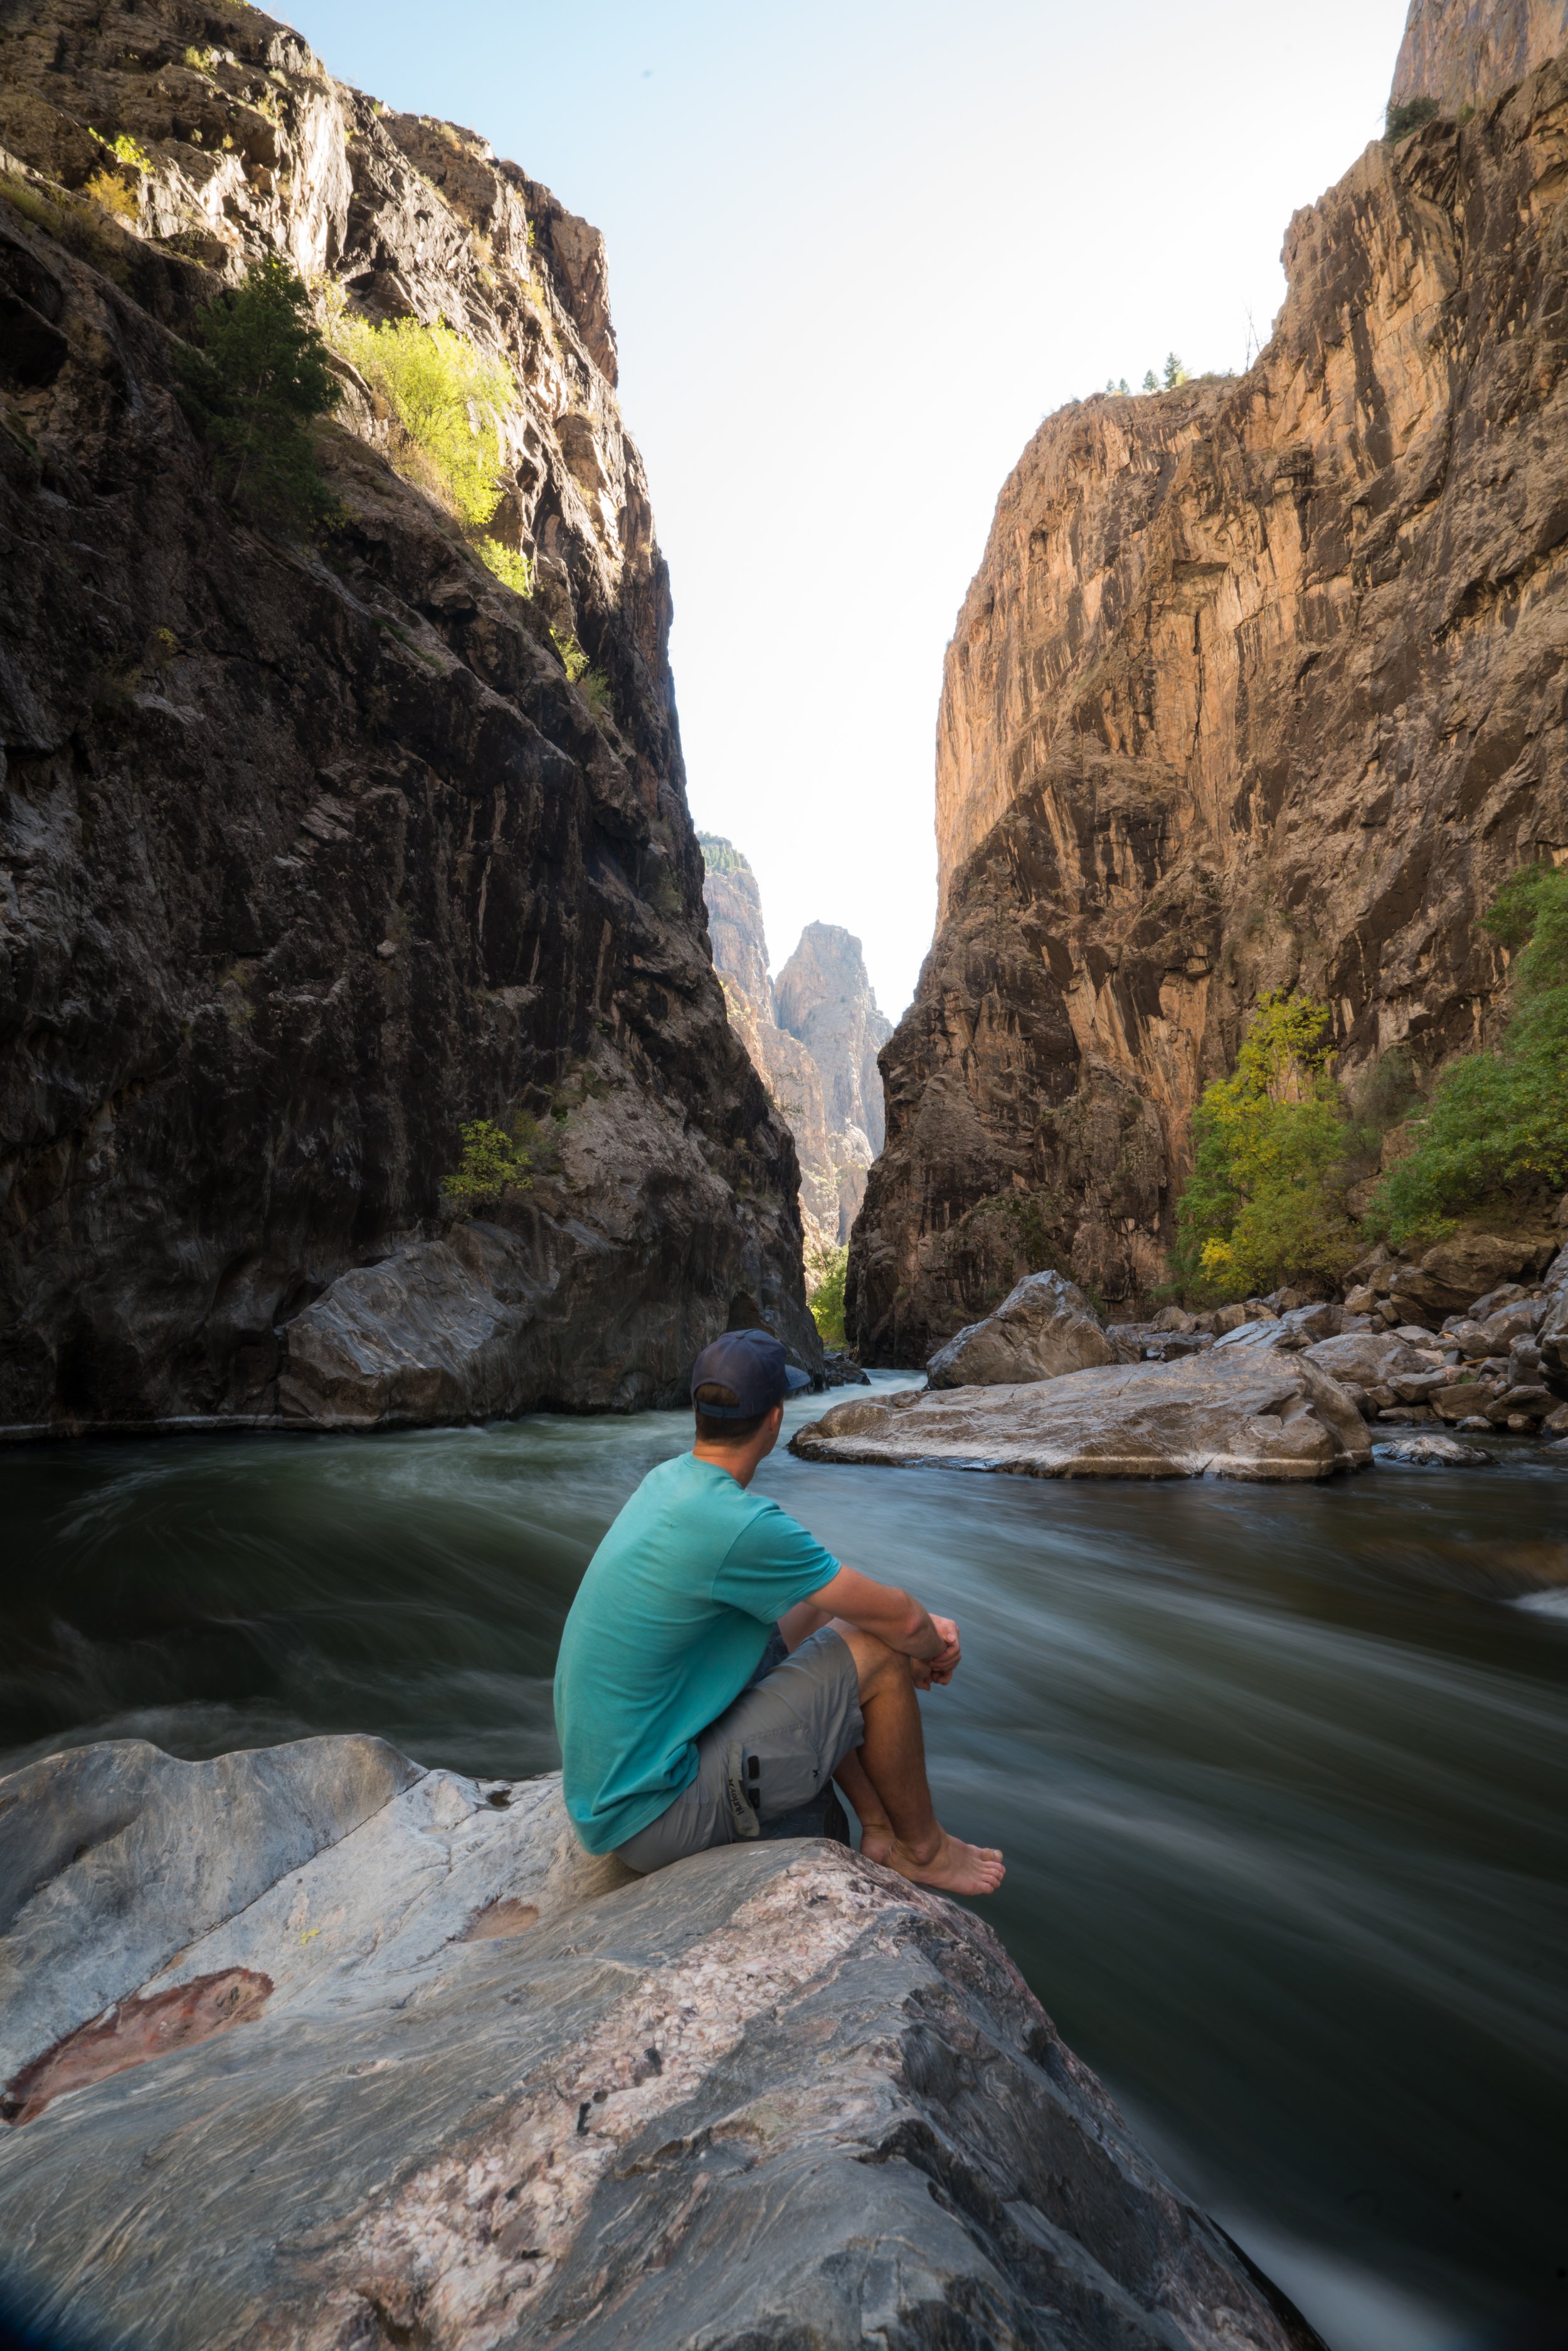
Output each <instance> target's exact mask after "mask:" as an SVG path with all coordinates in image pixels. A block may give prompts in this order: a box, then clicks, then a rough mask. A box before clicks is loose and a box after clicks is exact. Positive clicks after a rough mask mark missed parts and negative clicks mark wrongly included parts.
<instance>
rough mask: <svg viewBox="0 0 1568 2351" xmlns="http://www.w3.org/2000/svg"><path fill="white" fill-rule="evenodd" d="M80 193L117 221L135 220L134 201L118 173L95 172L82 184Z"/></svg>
mask: <svg viewBox="0 0 1568 2351" xmlns="http://www.w3.org/2000/svg"><path fill="white" fill-rule="evenodd" d="M82 193H83V195H84V196H90V197H91V198H92V200H93V203H94V204H101V205H102V206H103V209H104V211H105V212H106V213H113V214H115V216H116V218H117V219H120V220H128V221H133V220H134V219H135V218H136V199H135V197H134V196H133V195H132V194H131V191H130V189H129V188H128V187H127V186H126V184H125V183H124V181H123V180H122V179H121V178H120V174H119V172H94V173H93V175H92V177H91V179H90V180H89V181H87V182H86V183H84V185H83V188H82Z"/></svg>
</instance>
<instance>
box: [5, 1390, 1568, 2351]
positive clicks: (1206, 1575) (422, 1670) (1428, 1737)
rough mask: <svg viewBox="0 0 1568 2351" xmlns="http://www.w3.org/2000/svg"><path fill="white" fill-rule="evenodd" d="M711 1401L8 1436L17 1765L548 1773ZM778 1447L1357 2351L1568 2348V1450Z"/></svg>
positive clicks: (1225, 2175) (1063, 1983) (1138, 2078)
mask: <svg viewBox="0 0 1568 2351" xmlns="http://www.w3.org/2000/svg"><path fill="white" fill-rule="evenodd" d="M878 1384H894V1385H898V1384H904V1381H903V1380H901V1379H900V1380H894V1379H893V1378H891V1376H885V1375H884V1378H879V1382H878ZM813 1409H820V1407H810V1406H806V1407H802V1406H795V1407H792V1412H791V1417H792V1419H794V1420H799V1419H800V1418H803V1417H810V1413H811V1411H812V1410H813ZM688 1426H689V1424H688V1422H687V1420H686V1419H685V1416H681V1415H674V1414H652V1415H646V1416H642V1417H640V1418H636V1419H632V1420H608V1419H605V1420H570V1419H556V1418H542V1417H541V1418H538V1419H533V1420H528V1421H523V1422H520V1423H515V1424H509V1425H506V1426H490V1427H486V1428H479V1429H464V1430H459V1431H450V1432H439V1433H422V1434H413V1435H402V1436H392V1437H375V1438H341V1439H340V1438H324V1437H317V1438H262V1437H254V1438H232V1439H227V1440H216V1439H213V1440H208V1439H189V1440H173V1441H167V1440H166V1441H163V1442H161V1443H157V1444H147V1445H141V1444H126V1445H119V1446H92V1447H63V1446H62V1447H54V1448H40V1449H37V1450H30V1451H26V1452H18V1453H16V1454H13V1455H11V1456H9V1457H6V1458H0V1526H3V1527H4V1529H5V1573H4V1577H3V1579H0V1771H4V1770H9V1769H12V1768H14V1767H15V1766H16V1764H17V1763H19V1762H21V1761H26V1760H27V1759H28V1758H30V1757H32V1756H34V1755H37V1754H43V1753H46V1752H48V1751H49V1750H52V1749H54V1748H57V1747H58V1746H60V1745H63V1744H67V1743H70V1742H74V1741H77V1740H85V1739H101V1738H126V1737H139V1738H146V1739H151V1740H155V1741H156V1742H157V1743H158V1744H159V1745H161V1746H162V1747H165V1748H167V1749H169V1750H171V1751H172V1752H173V1753H175V1754H180V1755H191V1756H194V1755H209V1754H214V1753H217V1752H219V1751H220V1750H223V1749H225V1748H229V1747H235V1746H250V1745H257V1744H265V1743H268V1742H271V1741H274V1740H282V1739H289V1738H293V1737H297V1736H298V1735H299V1734H301V1733H304V1732H308V1731H318V1730H336V1729H367V1730H375V1731H379V1732H381V1733H382V1734H383V1735H384V1736H385V1737H386V1738H388V1739H390V1740H393V1741H395V1742H396V1743H397V1745H399V1746H400V1747H402V1748H403V1749H404V1750H406V1751H407V1752H408V1753H410V1754H412V1755H413V1756H416V1757H417V1758H419V1759H420V1760H421V1761H424V1762H428V1763H446V1764H451V1765H455V1766H456V1767H457V1768H459V1769H461V1770H465V1771H475V1772H480V1773H486V1774H496V1775H509V1776H517V1775H521V1774H524V1773H528V1772H533V1771H545V1770H548V1769H549V1768H550V1767H551V1766H552V1765H553V1763H554V1761H555V1760H556V1757H555V1741H554V1735H553V1731H552V1728H551V1714H550V1697H549V1690H550V1674H551V1669H552V1667H553V1663H554V1656H555V1648H556V1642H557V1639H558V1636H559V1631H560V1627H561V1624H562V1621H563V1619H564V1617H565V1614H566V1611H567V1608H568V1606H569V1605H570V1600H571V1595H572V1593H573V1590H574V1589H575V1587H576V1583H577V1580H578V1577H579V1576H580V1573H581V1571H582V1569H583V1566H584V1565H585V1563H586V1562H587V1560H588V1558H589V1556H590V1554H591V1552H592V1550H593V1547H594V1545H595V1543H596V1542H597V1541H598V1539H599V1537H600V1535H601V1532H602V1531H603V1529H604V1528H605V1526H606V1525H607V1524H608V1523H609V1520H611V1518H612V1516H613V1514H614V1512H615V1511H616V1510H617V1509H618V1508H619V1507H620V1505H621V1503H622V1500H623V1499H625V1497H626V1496H627V1494H629V1493H630V1492H631V1490H632V1487H633V1486H634V1485H635V1484H636V1482H637V1480H638V1479H639V1478H640V1477H641V1476H642V1475H643V1472H644V1471H645V1470H646V1469H647V1468H650V1467H651V1466H652V1465H653V1463H654V1462H655V1461H657V1460H659V1459H661V1458H664V1456H665V1455H666V1454H669V1453H671V1452H674V1451H677V1450H679V1449H680V1448H681V1447H683V1446H684V1445H685V1444H686V1443H687V1442H688V1441H689V1437H688ZM758 1483H759V1485H761V1486H762V1487H763V1488H764V1489H766V1490H767V1491H768V1492H770V1493H772V1494H775V1495H776V1496H777V1497H778V1499H779V1500H780V1501H781V1502H782V1503H784V1505H785V1506H786V1507H787V1508H788V1509H789V1510H793V1511H794V1512H795V1513H796V1514H797V1516H799V1517H800V1518H801V1519H803V1520H805V1521H806V1522H807V1523H808V1524H809V1525H810V1526H811V1527H812V1528H813V1529H815V1531H817V1532H818V1533H819V1534H820V1535H821V1538H822V1540H823V1541H825V1542H826V1543H828V1544H829V1546H830V1547H831V1549H832V1550H834V1551H835V1552H838V1553H839V1554H840V1555H841V1556H842V1557H843V1558H845V1559H846V1560H849V1561H851V1562H852V1563H853V1564H855V1565H856V1566H859V1567H862V1568H864V1569H866V1570H867V1571H868V1572H869V1573H872V1574H873V1575H879V1576H883V1577H886V1578H888V1579H890V1580H892V1581H894V1582H899V1583H906V1584H908V1585H909V1586H911V1587H912V1588H913V1589H914V1590H915V1591H916V1592H917V1593H919V1594H920V1595H921V1596H922V1597H923V1598H924V1599H925V1600H927V1601H928V1602H929V1603H930V1604H932V1605H933V1606H936V1607H939V1608H942V1609H944V1610H946V1611H948V1612H950V1613H951V1614H954V1615H956V1617H957V1618H958V1619H959V1622H960V1625H961V1626H962V1629H963V1634H964V1639H965V1652H966V1654H965V1662H964V1666H963V1668H962V1670H961V1672H960V1674H959V1676H958V1678H957V1680H956V1682H955V1684H954V1685H953V1687H952V1688H951V1689H949V1690H947V1691H944V1692H936V1693H933V1694H932V1696H931V1697H930V1698H928V1699H927V1700H926V1701H925V1724H926V1736H927V1741H928V1745H929V1750H930V1755H931V1763H932V1777H933V1781H934V1782H935V1784H936V1790H937V1795H938V1801H939V1803H940V1805H941V1808H942V1810H943V1812H944V1814H945V1815H946V1818H947V1819H948V1821H949V1823H950V1824H951V1825H952V1826H953V1827H955V1828H956V1829H959V1830H961V1831H962V1832H963V1833H964V1834H967V1835H970V1836H976V1837H981V1838H983V1839H984V1841H985V1842H987V1843H997V1844H1003V1845H1004V1846H1005V1847H1006V1848H1007V1852H1008V1856H1009V1876H1008V1880H1007V1884H1006V1886H1005V1887H1004V1888H1003V1890H1002V1893H1001V1895H1000V1896H999V1897H998V1899H996V1900H995V1901H994V1902H991V1903H989V1904H988V1905H986V1906H984V1908H985V1915H986V1916H987V1917H989V1918H990V1919H991V1920H992V1922H993V1923H994V1924H995V1926H996V1927H997V1928H998V1930H999V1932H1000V1933H1001V1934H1002V1935H1003V1937H1004V1938H1006V1940H1007V1942H1008V1944H1009V1949H1011V1950H1012V1952H1013V1954H1014V1956H1015V1958H1016V1959H1018V1961H1019V1964H1020V1965H1021V1967H1022V1968H1023V1970H1024V1971H1025V1973H1026V1974H1027V1975H1028V1977H1029V1979H1030V1982H1031V1983H1032V1985H1033V1986H1034V1988H1035V1990H1036V1991H1037V1992H1038V1993H1039V1994H1040V1998H1041V2000H1042V2001H1044V2002H1045V2004H1046V2006H1047V2008H1048V2009H1050V2010H1051V2012H1052V2013H1053V2015H1054V2016H1055V2018H1056V2020H1057V2022H1058V2023H1059V2024H1060V2025H1061V2029H1062V2031H1063V2032H1065V2033H1066V2035H1067V2037H1068V2038H1069V2040H1070V2041H1071V2043H1073V2045H1074V2046H1075V2047H1076V2048H1077V2049H1078V2050H1079V2051H1080V2053H1082V2055H1083V2056H1084V2057H1086V2058H1087V2059H1088V2060H1089V2061H1090V2063H1092V2064H1093V2065H1095V2066H1096V2067H1097V2068H1098V2069H1099V2070H1100V2072H1101V2073H1102V2074H1103V2075H1104V2076H1105V2078H1106V2079H1107V2081H1108V2082H1109V2084H1110V2085H1111V2087H1112V2088H1113V2091H1114V2092H1115V2093H1116V2095H1118V2096H1119V2097H1120V2098H1121V2100H1122V2102H1123V2103H1124V2105H1125V2107H1126V2108H1127V2109H1128V2111H1129V2114H1130V2116H1131V2117H1132V2118H1133V2119H1134V2121H1135V2122H1136V2123H1137V2124H1138V2126H1140V2127H1141V2128H1142V2129H1143V2131H1144V2132H1145V2136H1146V2137H1148V2138H1149V2139H1150V2140H1152V2141H1153V2143H1154V2144H1155V2147H1156V2149H1157V2151H1158V2152H1159V2154H1160V2155H1161V2157H1162V2158H1163V2159H1164V2161H1165V2162H1166V2165H1167V2167H1168V2168H1171V2169H1172V2170H1173V2171H1174V2172H1176V2174H1177V2176H1178V2177H1179V2178H1180V2179H1181V2180H1182V2182H1183V2184H1184V2185H1186V2186H1187V2187H1188V2188H1190V2189H1193V2190H1194V2191H1195V2192H1196V2193H1197V2195H1199V2196H1200V2197H1201V2198H1203V2199H1205V2200H1207V2202H1208V2203H1209V2205H1210V2206H1211V2207H1212V2208H1213V2209H1215V2210H1217V2211H1218V2213H1219V2214H1220V2216H1221V2217H1222V2218H1223V2219H1224V2220H1226V2221H1227V2223H1228V2226H1229V2227H1230V2228H1231V2229H1232V2231H1233V2232H1234V2233H1235V2234H1237V2235H1238V2236H1239V2238H1240V2239H1241V2240H1242V2241H1243V2242H1245V2243H1246V2244H1247V2245H1248V2246H1249V2249H1250V2250H1251V2251H1252V2252H1254V2253H1255V2255H1256V2256H1257V2257H1258V2258H1259V2259H1260V2260H1261V2261H1262V2262H1263V2263H1264V2265H1265V2266H1267V2267H1268V2268H1270V2270H1271V2271H1272V2272H1273V2273H1274V2274H1275V2275H1276V2276H1277V2277H1278V2278H1279V2279H1280V2281H1281V2283H1282V2284H1283V2285H1284V2286H1285V2287H1286V2288H1287V2290H1288V2291H1290V2292H1291V2293H1292V2294H1294V2295H1295V2297H1296V2298H1297V2300H1298V2301H1300V2302H1301V2304H1302V2306H1303V2307H1304V2308H1305V2309H1306V2310H1307V2311H1308V2313H1309V2314H1310V2315H1311V2316H1312V2317H1313V2318H1314V2320H1315V2322H1316V2323H1317V2325H1319V2326H1320V2328H1321V2329H1322V2333H1323V2334H1324V2335H1325V2336H1326V2338H1327V2339H1328V2341H1329V2343H1330V2344H1331V2345H1332V2346H1333V2351H1440V2347H1441V2351H1447V2346H1458V2345H1473V2344H1480V2343H1489V2344H1490V2343H1501V2342H1503V2341H1505V2340H1506V2341H1510V2342H1512V2341H1515V2340H1518V2341H1520V2342H1523V2341H1526V2340H1529V2341H1531V2342H1535V2341H1539V2342H1541V2343H1542V2344H1545V2343H1547V2342H1552V2343H1556V2342H1557V2341H1559V2340H1560V2339H1561V2338H1560V2337H1559V2335H1558V2334H1557V2332H1556V2330H1555V2327H1554V2325H1552V2324H1551V2323H1549V2322H1539V2324H1540V2325H1541V2329H1542V2331H1539V2332H1534V2333H1531V2334H1529V2335H1518V2336H1515V2335H1512V2334H1511V2333H1509V2332H1508V2325H1509V2322H1510V2319H1511V2317H1517V2315H1518V2314H1520V2313H1521V2312H1522V2311H1528V2312H1531V2313H1533V2314H1541V2313H1543V2312H1545V2311H1547V2310H1549V2309H1551V2308H1552V2307H1554V2306H1560V2305H1561V2304H1562V2301H1563V2295H1564V2281H1565V2279H1568V2197H1565V2194H1564V2189H1565V2188H1568V2163H1565V2160H1564V2158H1565V2151H1568V1980H1565V1978H1568V1969H1565V1963H1564V1949H1565V1944H1568V1935H1565V1928H1568V1811H1565V1802H1564V1800H1565V1799H1568V1705H1565V1703H1564V1698H1565V1694H1568V1465H1565V1464H1563V1462H1562V1460H1561V1459H1559V1460H1557V1461H1556V1462H1554V1461H1553V1459H1552V1457H1551V1456H1550V1455H1549V1454H1547V1453H1546V1452H1545V1451H1544V1450H1542V1449H1531V1448H1526V1447H1516V1448H1514V1449H1513V1450H1512V1451H1511V1452H1510V1454H1509V1455H1508V1457H1507V1458H1506V1460H1505V1461H1503V1462H1502V1463H1501V1464H1500V1466H1499V1467H1498V1468H1493V1469H1490V1470H1470V1471H1468V1472H1464V1471H1430V1470H1416V1469H1407V1470H1398V1469H1379V1470H1377V1471H1375V1472H1373V1473H1372V1474H1370V1475H1367V1476H1364V1477H1362V1478H1359V1479H1354V1480H1353V1481H1342V1482H1340V1483H1338V1484H1335V1485H1333V1486H1330V1487H1326V1488H1312V1489H1279V1488H1261V1487H1258V1488H1249V1487H1242V1486H1224V1485H1220V1486H1207V1485H1193V1486H1187V1485H1158V1486H1148V1487H1140V1486H1133V1485H1103V1486H1102V1485H1087V1484H1085V1485H1063V1484H1059V1483H1036V1482H1034V1481H1032V1480H1030V1479H1004V1478H986V1477H977V1476H972V1475H964V1474H962V1473H956V1472H955V1473H944V1472H934V1471H917V1470H904V1471H897V1470H887V1469H851V1468H825V1467H821V1466H818V1467H812V1466H810V1465H807V1464H804V1463H801V1462H798V1461H795V1460H792V1459H790V1458H789V1457H787V1456H785V1455H783V1454H779V1455H776V1456H775V1457H774V1458H773V1459H771V1460H770V1461H769V1462H768V1463H767V1464H766V1465H765V1466H764V1468H763V1470H762V1472H761V1475H760V1478H759V1480H758ZM1499 1574H1501V1575H1502V1576H1504V1577H1505V1578H1506V1577H1508V1576H1510V1575H1512V1576H1513V1577H1514V1578H1515V1580H1516V1582H1519V1583H1522V1582H1524V1581H1526V1580H1528V1579H1529V1578H1531V1577H1534V1578H1536V1579H1538V1580H1541V1579H1544V1580H1545V1581H1547V1582H1551V1581H1552V1579H1555V1580H1556V1581H1557V1582H1558V1583H1560V1584H1561V1586H1562V1587H1563V1591H1562V1593H1561V1594H1554V1593H1552V1592H1551V1591H1546V1592H1543V1593H1541V1594H1539V1595H1538V1596H1537V1598H1536V1599H1534V1600H1533V1601H1531V1602H1529V1603H1526V1604H1520V1603H1518V1602H1510V1601H1506V1600H1503V1599H1500V1598H1498V1597H1496V1596H1492V1594H1493V1593H1494V1592H1495V1579H1496V1577H1497V1576H1498V1575H1499Z"/></svg>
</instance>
